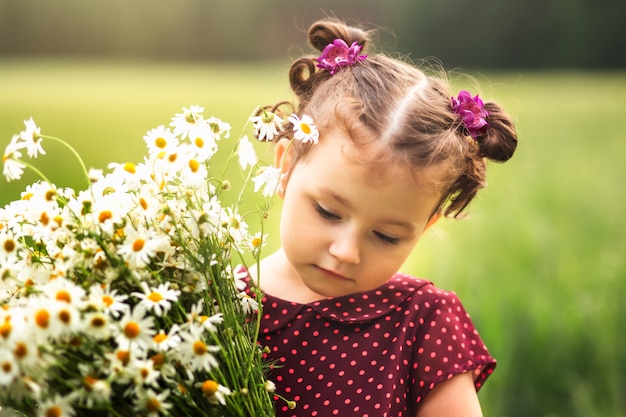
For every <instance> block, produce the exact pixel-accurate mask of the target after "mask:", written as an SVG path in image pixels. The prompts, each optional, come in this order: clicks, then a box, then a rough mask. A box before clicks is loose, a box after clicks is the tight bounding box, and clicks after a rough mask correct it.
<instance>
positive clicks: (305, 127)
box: [288, 114, 320, 144]
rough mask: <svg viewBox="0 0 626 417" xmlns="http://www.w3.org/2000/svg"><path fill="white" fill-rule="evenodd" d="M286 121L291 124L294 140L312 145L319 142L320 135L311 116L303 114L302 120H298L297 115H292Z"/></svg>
mask: <svg viewBox="0 0 626 417" xmlns="http://www.w3.org/2000/svg"><path fill="white" fill-rule="evenodd" d="M288 120H289V121H290V122H291V123H292V124H293V131H294V139H296V140H300V141H302V142H303V143H307V142H311V143H314V144H315V143H317V142H318V141H319V137H320V133H319V131H318V130H317V127H315V124H314V123H313V119H312V118H311V116H307V115H306V114H303V115H302V118H299V117H298V115H297V114H292V115H291V116H289V118H288Z"/></svg>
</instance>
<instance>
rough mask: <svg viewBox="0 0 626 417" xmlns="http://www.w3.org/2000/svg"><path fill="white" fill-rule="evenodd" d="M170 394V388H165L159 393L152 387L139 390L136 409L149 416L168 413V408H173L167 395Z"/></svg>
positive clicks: (155, 416)
mask: <svg viewBox="0 0 626 417" xmlns="http://www.w3.org/2000/svg"><path fill="white" fill-rule="evenodd" d="M169 395H170V391H169V390H164V391H162V392H161V393H159V394H157V393H156V392H154V391H153V390H151V389H147V390H145V391H144V390H139V392H138V393H137V399H136V400H135V410H137V411H139V412H141V414H142V415H144V413H146V412H147V414H145V415H146V416H147V417H158V416H159V415H160V414H167V410H169V409H170V408H172V404H170V403H168V402H167V401H166V400H167V397H168V396H169Z"/></svg>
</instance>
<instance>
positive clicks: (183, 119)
mask: <svg viewBox="0 0 626 417" xmlns="http://www.w3.org/2000/svg"><path fill="white" fill-rule="evenodd" d="M203 112H204V107H200V106H191V107H190V108H186V107H183V112H182V113H178V114H176V116H174V117H173V118H172V122H171V123H170V126H172V127H173V128H174V135H176V136H180V137H181V138H182V139H185V138H186V137H187V136H188V135H189V132H190V131H191V130H192V129H193V128H195V127H196V126H197V125H198V123H200V122H202V120H203V118H202V113H203Z"/></svg>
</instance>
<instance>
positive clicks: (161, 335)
mask: <svg viewBox="0 0 626 417" xmlns="http://www.w3.org/2000/svg"><path fill="white" fill-rule="evenodd" d="M178 330H179V327H178V326H177V325H176V324H174V325H173V326H172V327H170V330H169V331H168V332H167V333H165V330H163V329H161V330H159V332H158V333H157V334H155V335H154V336H153V337H152V348H153V349H154V350H157V351H159V352H164V351H167V350H170V349H174V348H176V347H177V346H178V345H179V343H180V342H181V340H182V339H181V338H180V336H179V335H178Z"/></svg>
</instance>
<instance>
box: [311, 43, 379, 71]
mask: <svg viewBox="0 0 626 417" xmlns="http://www.w3.org/2000/svg"><path fill="white" fill-rule="evenodd" d="M361 48H362V46H361V45H359V44H358V43H357V42H356V41H354V42H352V45H350V46H348V44H347V43H346V41H344V40H343V39H335V40H334V41H333V43H329V44H328V45H327V46H326V47H325V48H324V50H323V51H322V55H321V56H320V57H319V58H317V66H318V67H319V68H322V69H325V70H327V71H328V72H330V75H335V74H336V73H337V71H339V69H340V68H342V67H348V66H352V65H354V64H356V63H357V62H359V61H363V60H364V59H365V58H367V55H359V52H361Z"/></svg>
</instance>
